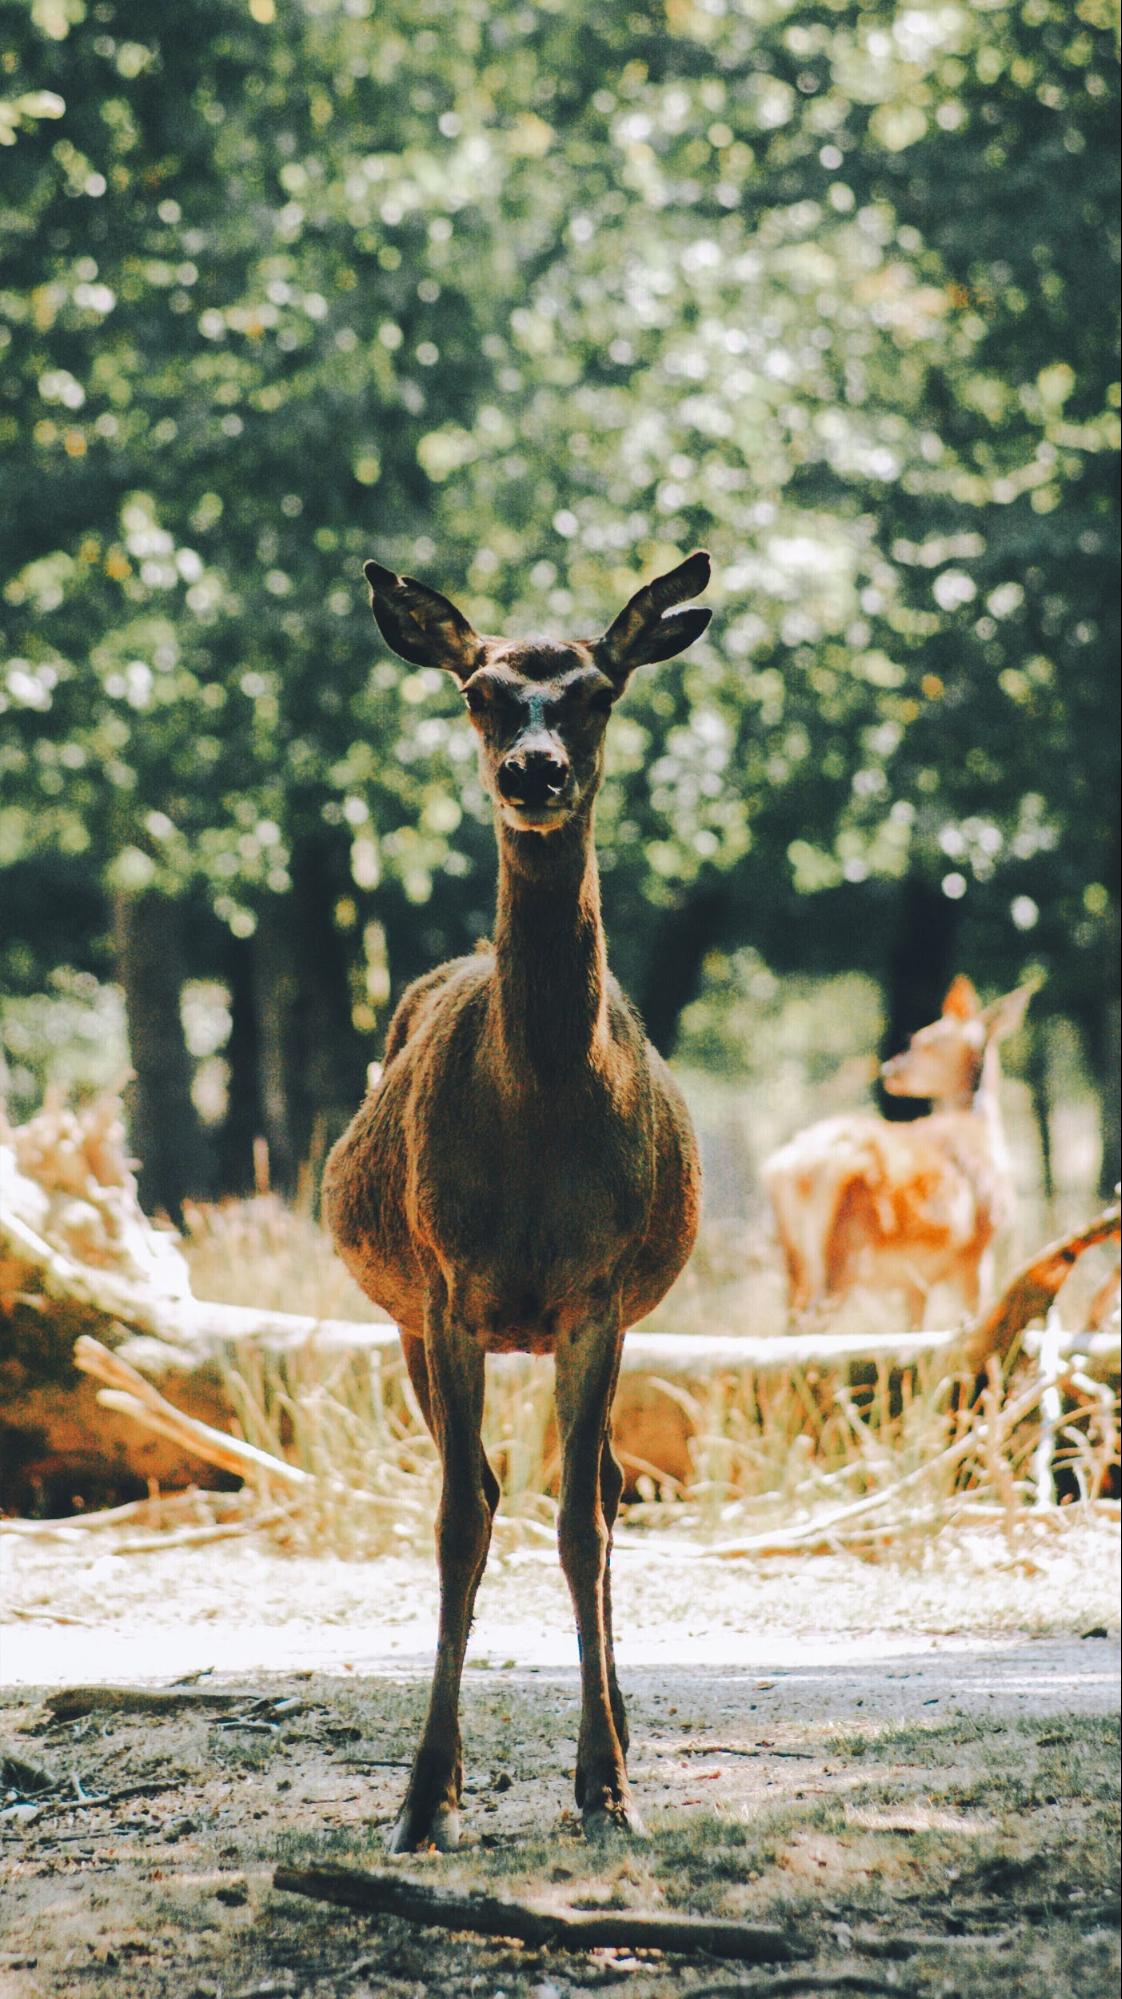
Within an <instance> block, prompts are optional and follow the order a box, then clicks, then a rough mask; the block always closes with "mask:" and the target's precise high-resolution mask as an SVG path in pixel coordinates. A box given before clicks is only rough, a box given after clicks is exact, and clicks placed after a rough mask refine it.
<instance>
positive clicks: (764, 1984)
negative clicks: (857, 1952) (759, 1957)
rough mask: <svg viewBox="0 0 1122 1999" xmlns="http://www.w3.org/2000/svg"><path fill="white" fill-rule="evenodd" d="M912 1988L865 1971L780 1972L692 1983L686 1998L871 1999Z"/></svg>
mask: <svg viewBox="0 0 1122 1999" xmlns="http://www.w3.org/2000/svg"><path fill="white" fill-rule="evenodd" d="M912 1991H913V1988H912V1987H910V1986H906V1985H886V1984H885V1982H884V1980H883V1979H881V1978H876V1977H874V1976H873V1975H872V1974H871V1973H869V1972H867V1971H815V1970H813V1969H811V1970H808V1971H781V1972H780V1973H779V1975H778V1977H777V1978H754V1979H753V1980H752V1983H751V1985H745V1984H744V1983H743V1981H741V1982H739V1983H738V1984H736V1985H694V1986H692V1987H691V1988H690V1995H689V1999H781V1995H782V1999H796V1995H797V1994H798V1993H805V1994H806V1995H807V1999H817V1995H818V1994H819V1993H820V1992H858V1993H872V1994H873V1995H874V1999H879V1995H881V1994H882V1993H887V1994H889V1995H890V1999H912Z"/></svg>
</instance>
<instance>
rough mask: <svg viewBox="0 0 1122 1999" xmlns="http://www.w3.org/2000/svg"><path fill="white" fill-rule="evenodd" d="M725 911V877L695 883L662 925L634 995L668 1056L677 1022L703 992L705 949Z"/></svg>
mask: <svg viewBox="0 0 1122 1999" xmlns="http://www.w3.org/2000/svg"><path fill="white" fill-rule="evenodd" d="M725 909H726V889H725V884H724V882H723V881H718V882H710V883H709V884H707V885H706V886H704V887H703V886H696V887H695V888H694V889H693V890H692V891H691V892H690V894H689V897H688V899H687V900H686V901H685V902H683V903H681V904H680V905H679V906H678V908H677V909H671V910H667V911H666V913H665V915H664V916H663V917H662V919H661V921H660V922H659V923H658V925H657V927H656V929H655V933H654V940H653V943H652V946H651V949H650V951H649V953H648V956H647V963H646V969H645V972H644V975H643V979H642V982H641V985H640V989H639V991H638V993H637V994H636V995H635V998H636V1000H637V1003H638V1007H639V1012H640V1014H641V1015H642V1018H643V1023H644V1026H645V1027H646V1030H647V1033H648V1035H649V1036H650V1038H651V1040H652V1041H653V1043H654V1045H655V1047H656V1048H657V1049H658V1051H659V1053H660V1054H662V1055H668V1054H669V1053H670V1052H671V1050H672V1048H673V1046H674V1041H675V1038H676V1036H677V1032H678V1021H679V1019H680V1018H681V1015H682V1012H683V1010H684V1009H685V1008H686V1007H687V1006H688V1005H689V1003H690V1001H691V1000H693V999H696V998H697V995H698V993H699V991H700V990H701V977H702V966H703V965H704V962H705V957H706V953H707V952H709V951H711V950H712V949H713V947H714V945H715V944H716V943H717V941H718V939H719V937H720V936H721V932H722V927H723V922H724V916H725Z"/></svg>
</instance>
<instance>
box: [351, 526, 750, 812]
mask: <svg viewBox="0 0 1122 1999" xmlns="http://www.w3.org/2000/svg"><path fill="white" fill-rule="evenodd" d="M363 573H364V575H365V577H366V580H367V582H368V583H369V585H370V599H371V608H372V609H373V612H374V616H375V618H376V619H377V622H378V626H379V629H380V631H381V633H382V636H383V638H384V639H385V640H386V641H387V643H388V644H389V645H390V646H392V647H393V650H394V651H395V652H396V653H398V654H399V655H400V656H401V658H402V659H407V660H410V661H411V662H412V663H413V664H414V665H417V666H440V667H444V668H445V669H446V670H447V672H449V673H453V674H455V676H456V679H457V680H458V682H459V684H460V688H461V691H462V693H463V697H464V702H465V704H466V707H467V710H468V714H469V715H470V717H471V720H472V723H473V726H474V728H475V732H476V735H477V737H478V739H479V749H480V766H481V769H482V773H483V781H484V783H485V784H486V786H487V789H488V791H489V792H490V794H491V797H492V798H493V799H494V801H495V804H496V806H497V808H498V810H499V812H500V814H501V815H502V818H503V819H504V821H505V822H506V824H507V825H508V826H511V827H513V828H514V829H515V830H516V831H518V832H523V833H537V834H547V833H551V832H553V831H555V830H556V828H558V827H559V826H563V825H564V824H565V823H566V822H567V821H569V820H571V819H573V818H574V817H575V816H576V815H577V814H578V813H581V812H582V811H585V810H587V808H588V807H589V806H590V805H591V802H592V799H593V798H594V797H595V795H596V790H597V786H598V785H599V782H600V777H601V773H602V770H603V750H604V731H605V729H606V727H607V722H608V716H609V715H610V714H611V711H612V708H613V706H614V704H615V702H616V701H617V700H618V699H619V696H620V695H621V694H622V693H623V690H624V688H625V687H626V685H627V682H628V680H629V678H630V676H631V674H632V673H633V672H634V670H635V668H636V667H637V666H645V665H648V664H650V663H652V662H653V661H655V660H659V659H671V658H673V656H674V654H675V653H679V652H683V651H684V650H685V648H686V647H687V646H688V645H691V644H692V643H693V641H694V639H696V638H697V637H698V636H699V634H700V633H701V632H703V631H704V630H705V627H706V625H707V624H708V623H709V619H710V616H711V613H710V612H709V611H699V610H689V611H681V610H677V609H675V608H674V607H675V606H676V605H679V604H682V603H685V602H687V601H688V599H689V598H691V597H696V596H698V595H699V594H700V592H701V591H702V590H704V588H705V586H706V584H707V583H708V581H709V557H708V555H706V554H705V553H704V552H703V551H698V552H697V553H695V554H693V555H691V556H688V557H687V559H686V561H685V562H682V563H679V565H678V567H677V568H676V569H671V570H670V571H669V572H668V573H667V574H666V575H665V576H659V577H657V578H656V579H655V581H654V582H653V583H648V584H645V585H644V587H643V588H642V589H641V590H639V591H637V592H636V594H635V596H634V597H632V598H631V600H630V602H629V603H628V604H627V605H626V606H625V608H624V609H623V610H622V611H621V612H620V614H619V617H618V618H616V620H615V622H614V623H613V624H611V625H610V626H609V627H608V630H607V631H606V632H605V633H604V634H603V636H602V637H600V638H598V639H568V640H551V639H502V638H489V637H485V636H483V635H482V634H480V633H479V632H477V631H475V630H474V629H473V627H472V626H471V625H470V624H469V623H468V621H467V619H466V618H465V617H464V615H463V613H462V612H461V611H458V610H457V609H456V606H455V605H454V604H453V603H451V602H450V601H449V599H448V598H447V597H442V596H441V595H440V593H439V591H437V590H430V589H429V587H428V585H427V584H424V583H418V582H416V581H415V580H414V578H413V577H411V576H396V575H395V574H394V572H393V571H392V570H391V569H384V568H383V567H382V565H381V564H380V563H377V562H367V563H365V564H364V565H363Z"/></svg>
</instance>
